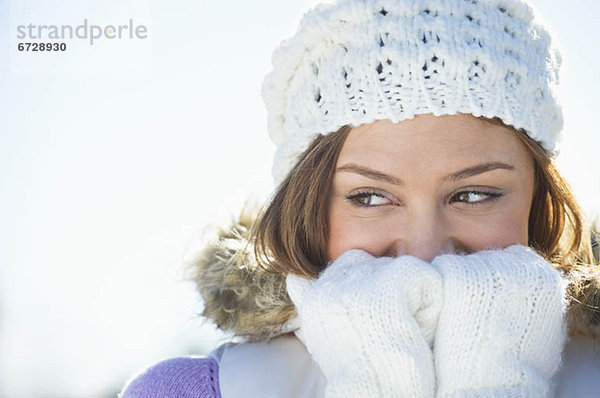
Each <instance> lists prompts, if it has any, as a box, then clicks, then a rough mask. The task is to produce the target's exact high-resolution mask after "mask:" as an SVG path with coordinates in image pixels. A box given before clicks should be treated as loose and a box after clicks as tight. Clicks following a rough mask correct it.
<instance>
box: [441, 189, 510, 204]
mask: <svg viewBox="0 0 600 398" xmlns="http://www.w3.org/2000/svg"><path fill="white" fill-rule="evenodd" d="M502 196H504V194H502V193H498V192H485V191H461V192H458V193H457V194H455V195H454V196H453V197H452V198H451V199H450V202H455V201H457V202H463V203H465V204H467V205H469V206H478V205H482V204H485V203H489V202H493V201H495V200H497V199H498V198H500V197H502ZM455 198H456V199H457V200H454V199H455Z"/></svg>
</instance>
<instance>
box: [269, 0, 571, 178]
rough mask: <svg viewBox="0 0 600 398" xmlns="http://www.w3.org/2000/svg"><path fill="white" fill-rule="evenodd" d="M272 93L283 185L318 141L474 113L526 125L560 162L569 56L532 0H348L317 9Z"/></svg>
mask: <svg viewBox="0 0 600 398" xmlns="http://www.w3.org/2000/svg"><path fill="white" fill-rule="evenodd" d="M272 64H273V69H272V71H271V72H270V73H269V74H268V75H267V76H266V77H265V79H264V81H263V85H262V96H263V100H264V102H265V105H266V108H267V113H268V128H269V134H270V137H271V139H272V141H273V142H274V143H275V145H276V146H277V150H276V153H275V158H274V163H273V170H272V172H273V177H274V179H275V181H276V182H281V181H282V180H283V178H284V177H285V176H286V175H287V173H288V172H289V170H290V169H291V168H292V167H293V165H294V164H295V162H296V161H297V158H298V155H299V154H300V153H302V152H303V151H304V150H305V149H306V148H308V146H309V144H310V142H311V141H312V140H313V139H314V138H315V137H316V136H317V135H318V134H328V133H330V132H333V131H336V130H337V129H338V128H339V127H341V126H343V125H346V124H349V125H352V126H358V125H360V124H363V123H369V122H372V121H374V120H378V119H391V120H392V121H393V122H398V121H401V120H405V119H410V118H412V117H414V116H415V115H417V114H424V113H433V114H434V115H444V114H456V113H468V114H472V115H474V116H485V117H489V118H493V117H499V118H501V119H502V120H503V122H504V123H506V124H508V125H512V126H514V127H515V128H517V129H523V130H524V131H525V132H526V133H527V134H529V135H530V136H531V138H533V139H534V140H537V141H538V142H540V143H541V145H542V146H543V147H544V148H545V149H546V150H547V151H548V153H549V154H550V155H551V156H556V155H557V154H558V142H559V140H560V131H561V130H562V127H563V118H562V112H561V109H560V106H559V104H558V102H557V99H556V97H555V94H554V86H555V85H556V84H557V83H558V71H559V67H560V55H559V53H558V51H556V50H555V49H553V48H552V47H551V38H550V35H549V33H548V32H547V31H546V30H545V29H544V28H543V27H542V26H540V25H539V24H537V23H536V22H534V21H533V12H532V9H531V8H530V6H529V5H527V4H526V3H525V2H523V1H521V0H339V1H337V2H336V3H334V4H320V5H317V6H316V7H315V8H314V9H312V10H310V11H309V12H307V13H306V14H305V15H304V16H303V18H302V20H301V22H300V25H299V27H298V30H297V32H296V33H295V35H294V36H293V37H291V38H289V39H287V40H284V41H283V42H282V43H281V44H280V45H279V47H278V48H277V49H276V50H275V51H274V53H273V56H272Z"/></svg>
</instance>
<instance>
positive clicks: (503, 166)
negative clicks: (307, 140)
mask: <svg viewBox="0 0 600 398" xmlns="http://www.w3.org/2000/svg"><path fill="white" fill-rule="evenodd" d="M533 175H534V163H533V158H532V157H531V156H530V155H529V153H528V151H527V149H526V148H525V146H524V145H523V144H522V143H521V142H520V141H519V139H518V138H516V137H514V136H513V134H511V132H510V131H509V130H508V129H507V128H505V127H502V126H497V125H493V124H491V123H488V122H485V121H483V120H481V119H477V118H475V117H473V116H470V115H464V114H458V115H451V116H437V117H436V116H433V115H418V116H416V117H415V118H414V119H411V120H405V121H402V122H399V123H392V122H391V121H389V120H377V121H375V122H373V123H369V124H363V125H361V126H359V127H355V128H353V129H352V130H351V131H350V133H349V134H348V137H347V138H346V141H345V142H344V145H343V147H342V150H341V152H340V155H339V158H338V161H337V165H336V171H335V175H334V181H333V192H332V196H331V198H330V207H329V246H328V259H329V261H333V260H335V259H336V258H337V257H338V256H339V255H340V254H342V253H343V252H345V251H347V250H349V249H363V250H366V251H367V252H369V253H371V254H372V255H374V256H377V257H381V256H388V257H396V256H400V255H405V254H410V255H413V256H415V257H418V258H420V259H422V260H425V261H427V262H430V261H431V260H432V259H433V258H434V257H435V256H437V255H438V254H441V253H458V252H466V253H469V252H474V251H479V250H484V249H487V248H492V247H506V246H509V245H511V244H521V245H527V244H528V238H527V236H528V219H529V211H530V208H531V201H532V197H533V186H534V178H533Z"/></svg>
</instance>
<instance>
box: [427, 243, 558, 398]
mask: <svg viewBox="0 0 600 398" xmlns="http://www.w3.org/2000/svg"><path fill="white" fill-rule="evenodd" d="M432 265H433V266H434V267H435V268H436V269H437V270H438V271H439V272H440V274H441V275H442V278H443V283H444V288H443V289H444V304H443V307H442V312H441V314H440V318H439V323H438V327H437V331H436V335H435V344H434V345H435V347H434V361H435V368H436V375H437V381H438V392H437V396H438V397H500V396H502V397H505V396H518V397H546V396H549V395H550V393H551V392H552V386H551V385H550V379H551V378H552V376H553V374H554V373H555V372H556V371H557V370H558V367H559V365H560V358H561V352H562V348H563V345H564V343H565V339H566V325H565V322H564V312H565V306H566V302H565V301H564V294H565V287H566V286H565V283H564V282H563V280H562V279H561V277H560V274H559V272H558V271H556V270H555V269H554V268H552V266H551V265H550V264H549V263H548V262H547V261H546V260H544V259H543V258H542V257H541V256H540V255H538V254H537V253H536V252H535V251H534V250H533V249H531V248H528V247H525V246H520V245H512V246H509V247H507V248H505V249H501V250H487V251H480V252H477V253H473V254H469V255H466V256H459V255H441V256H438V257H436V258H435V259H434V260H433V261H432Z"/></svg>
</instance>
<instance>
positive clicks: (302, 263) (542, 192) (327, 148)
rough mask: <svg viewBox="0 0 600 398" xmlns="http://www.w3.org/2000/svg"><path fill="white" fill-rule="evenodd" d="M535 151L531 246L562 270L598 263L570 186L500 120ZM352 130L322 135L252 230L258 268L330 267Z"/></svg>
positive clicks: (297, 270)
mask: <svg viewBox="0 0 600 398" xmlns="http://www.w3.org/2000/svg"><path fill="white" fill-rule="evenodd" d="M481 119H483V120H485V121H487V122H489V123H493V124H496V125H499V126H503V127H506V128H507V129H509V130H510V131H511V132H512V133H513V134H514V135H515V136H516V137H517V138H518V139H519V140H520V141H521V142H522V143H523V144H524V145H525V147H526V148H527V149H528V150H529V152H530V154H531V156H532V157H533V159H534V164H535V171H534V173H535V176H534V181H535V186H534V192H533V201H532V206H531V211H530V215H529V246H531V247H532V248H534V249H536V250H537V251H538V252H539V253H540V254H541V255H543V256H544V257H545V258H546V259H547V260H548V261H550V262H552V263H553V264H555V266H556V267H557V268H560V269H562V270H569V269H576V268H578V267H580V268H581V267H585V266H591V265H592V264H595V259H594V254H593V251H592V245H591V242H590V231H589V227H587V226H586V222H585V218H584V214H583V211H582V209H581V207H580V206H579V204H578V203H577V200H576V199H575V197H574V195H573V193H572V190H571V188H570V186H569V184H568V183H567V182H566V181H565V179H564V178H563V177H562V176H561V175H560V173H559V171H558V169H557V168H556V166H555V164H554V162H553V160H552V159H551V157H550V156H549V155H548V153H547V152H546V151H545V150H544V149H543V147H542V146H541V145H540V144H539V143H538V142H536V141H534V140H533V139H531V138H530V137H529V136H528V135H527V134H525V133H524V132H523V131H519V130H516V129H515V128H513V127H512V126H507V125H505V124H504V123H503V122H502V120H500V119H499V118H494V119H488V118H481ZM349 131H350V127H349V126H344V127H342V128H340V129H339V130H337V131H336V132H333V133H331V134H327V135H319V136H317V138H316V139H315V140H314V141H313V142H312V144H311V145H310V147H309V148H308V149H307V150H306V151H305V152H304V153H302V155H301V156H300V159H299V160H298V162H297V163H296V165H295V166H294V168H293V169H292V170H291V171H290V172H289V173H288V175H287V177H286V178H285V180H284V181H283V182H282V183H281V184H280V185H279V186H278V187H277V189H276V191H275V193H274V194H273V196H272V198H271V200H270V201H269V202H268V206H267V207H266V209H264V211H263V212H262V214H261V216H260V217H259V219H258V220H257V222H256V223H255V224H254V225H253V227H252V230H251V231H250V242H252V243H253V244H254V254H255V257H256V259H257V261H258V264H259V265H260V266H261V267H262V268H264V269H266V270H269V271H273V272H277V273H281V274H288V273H293V274H297V275H303V276H306V277H313V278H314V277H316V276H317V275H318V274H319V272H320V271H321V270H322V269H323V267H324V266H325V265H326V263H327V245H328V231H329V230H328V225H327V220H328V202H329V196H330V190H331V186H332V182H333V175H334V170H335V165H336V162H337V159H338V155H339V153H340V151H341V148H342V145H343V144H344V141H345V139H346V137H347V135H348V133H349Z"/></svg>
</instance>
